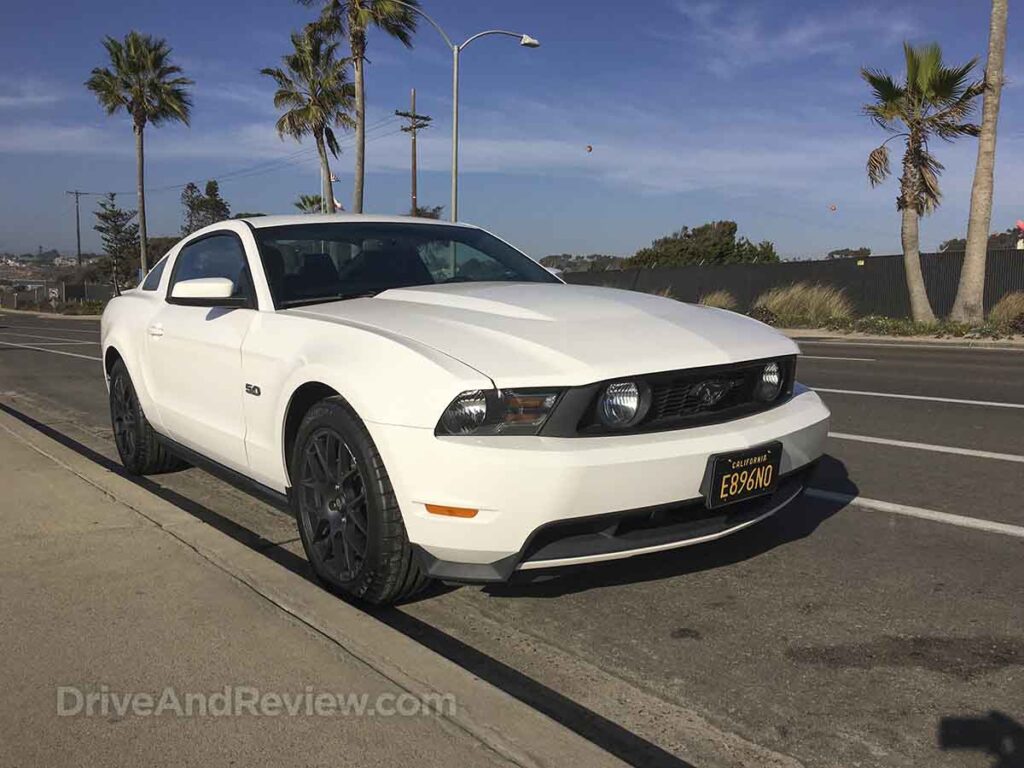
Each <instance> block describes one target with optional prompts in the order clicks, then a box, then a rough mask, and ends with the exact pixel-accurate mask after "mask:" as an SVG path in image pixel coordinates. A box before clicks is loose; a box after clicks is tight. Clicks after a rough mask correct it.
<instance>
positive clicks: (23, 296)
mask: <svg viewBox="0 0 1024 768" xmlns="http://www.w3.org/2000/svg"><path fill="white" fill-rule="evenodd" d="M113 296H114V288H113V286H111V285H106V284H104V283H65V282H62V281H61V282H55V281H48V280H39V281H33V282H31V283H29V284H28V285H18V286H14V287H10V288H7V289H0V308H3V309H24V308H29V309H34V308H36V307H39V306H41V305H45V304H66V303H79V302H84V301H102V302H106V301H109V300H110V299H111V298H113Z"/></svg>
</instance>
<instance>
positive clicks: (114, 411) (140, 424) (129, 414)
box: [110, 360, 188, 475]
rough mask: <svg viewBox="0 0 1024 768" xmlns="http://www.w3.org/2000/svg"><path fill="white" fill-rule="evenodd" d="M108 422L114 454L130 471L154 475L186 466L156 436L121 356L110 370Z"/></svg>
mask: <svg viewBox="0 0 1024 768" xmlns="http://www.w3.org/2000/svg"><path fill="white" fill-rule="evenodd" d="M110 426H111V428H112V429H113V431H114V445H115V446H116V447H117V455H118V456H120V457H121V464H123V465H124V468H125V469H126V470H128V471H129V472H130V473H131V474H133V475H155V474H158V473H161V472H172V471H174V470H176V469H182V468H183V467H186V466H188V465H187V464H186V463H185V462H183V461H182V460H181V459H179V458H178V457H176V456H174V455H173V454H171V453H170V452H169V451H168V450H167V448H166V447H164V445H163V444H162V443H161V442H160V441H159V440H158V439H157V436H156V433H155V432H154V431H153V428H152V427H151V426H150V424H149V421H148V420H147V419H146V414H145V413H143V411H142V406H140V405H139V398H138V396H137V395H136V394H135V386H134V385H133V384H132V379H131V376H129V375H128V369H127V368H126V367H125V364H124V362H123V361H121V360H118V361H117V362H116V363H114V367H113V369H112V370H111V371H110Z"/></svg>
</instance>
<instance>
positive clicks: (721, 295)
mask: <svg viewBox="0 0 1024 768" xmlns="http://www.w3.org/2000/svg"><path fill="white" fill-rule="evenodd" d="M697 303H698V304H703V305H704V306H705V307H717V308H718V309H728V310H730V311H733V312H735V311H736V306H737V303H736V297H735V296H733V295H732V294H731V293H729V292H728V291H727V290H725V289H719V290H717V291H711V293H705V294H704V295H703V296H701V297H700V300H699V301H698V302H697Z"/></svg>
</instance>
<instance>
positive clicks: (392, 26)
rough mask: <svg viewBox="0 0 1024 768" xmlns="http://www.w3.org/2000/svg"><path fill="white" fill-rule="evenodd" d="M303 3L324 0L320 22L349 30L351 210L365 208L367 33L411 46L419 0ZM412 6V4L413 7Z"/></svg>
mask: <svg viewBox="0 0 1024 768" xmlns="http://www.w3.org/2000/svg"><path fill="white" fill-rule="evenodd" d="M299 2H301V3H303V4H304V5H312V4H314V3H316V2H323V3H324V6H323V11H322V12H321V14H320V20H319V22H318V25H319V26H320V27H321V28H322V29H323V30H325V31H326V32H327V33H328V34H330V35H338V36H340V35H343V34H347V36H348V43H349V48H350V50H351V53H352V71H353V74H354V77H353V80H354V83H355V92H356V169H355V187H354V189H353V190H352V210H353V211H354V212H355V213H362V212H363V179H364V177H365V175H366V81H365V78H364V67H365V65H366V33H367V30H368V29H369V28H370V27H376V28H377V29H380V30H382V31H383V32H386V33H387V34H388V35H390V36H391V37H393V38H395V39H396V40H398V41H399V42H401V43H402V44H403V45H404V46H405V47H406V48H412V36H413V34H414V33H415V32H416V12H415V11H414V10H413V8H418V7H419V0H404V2H394V0H299ZM410 6H411V7H410Z"/></svg>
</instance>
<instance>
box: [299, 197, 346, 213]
mask: <svg viewBox="0 0 1024 768" xmlns="http://www.w3.org/2000/svg"><path fill="white" fill-rule="evenodd" d="M292 205H294V206H295V207H296V208H298V209H299V210H300V211H301V212H302V213H317V212H319V211H322V210H323V209H324V198H323V196H322V195H299V199H298V200H296V201H295V202H294V203H292ZM334 207H335V210H338V211H344V210H345V208H344V206H341V205H337V204H335V206H334Z"/></svg>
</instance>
